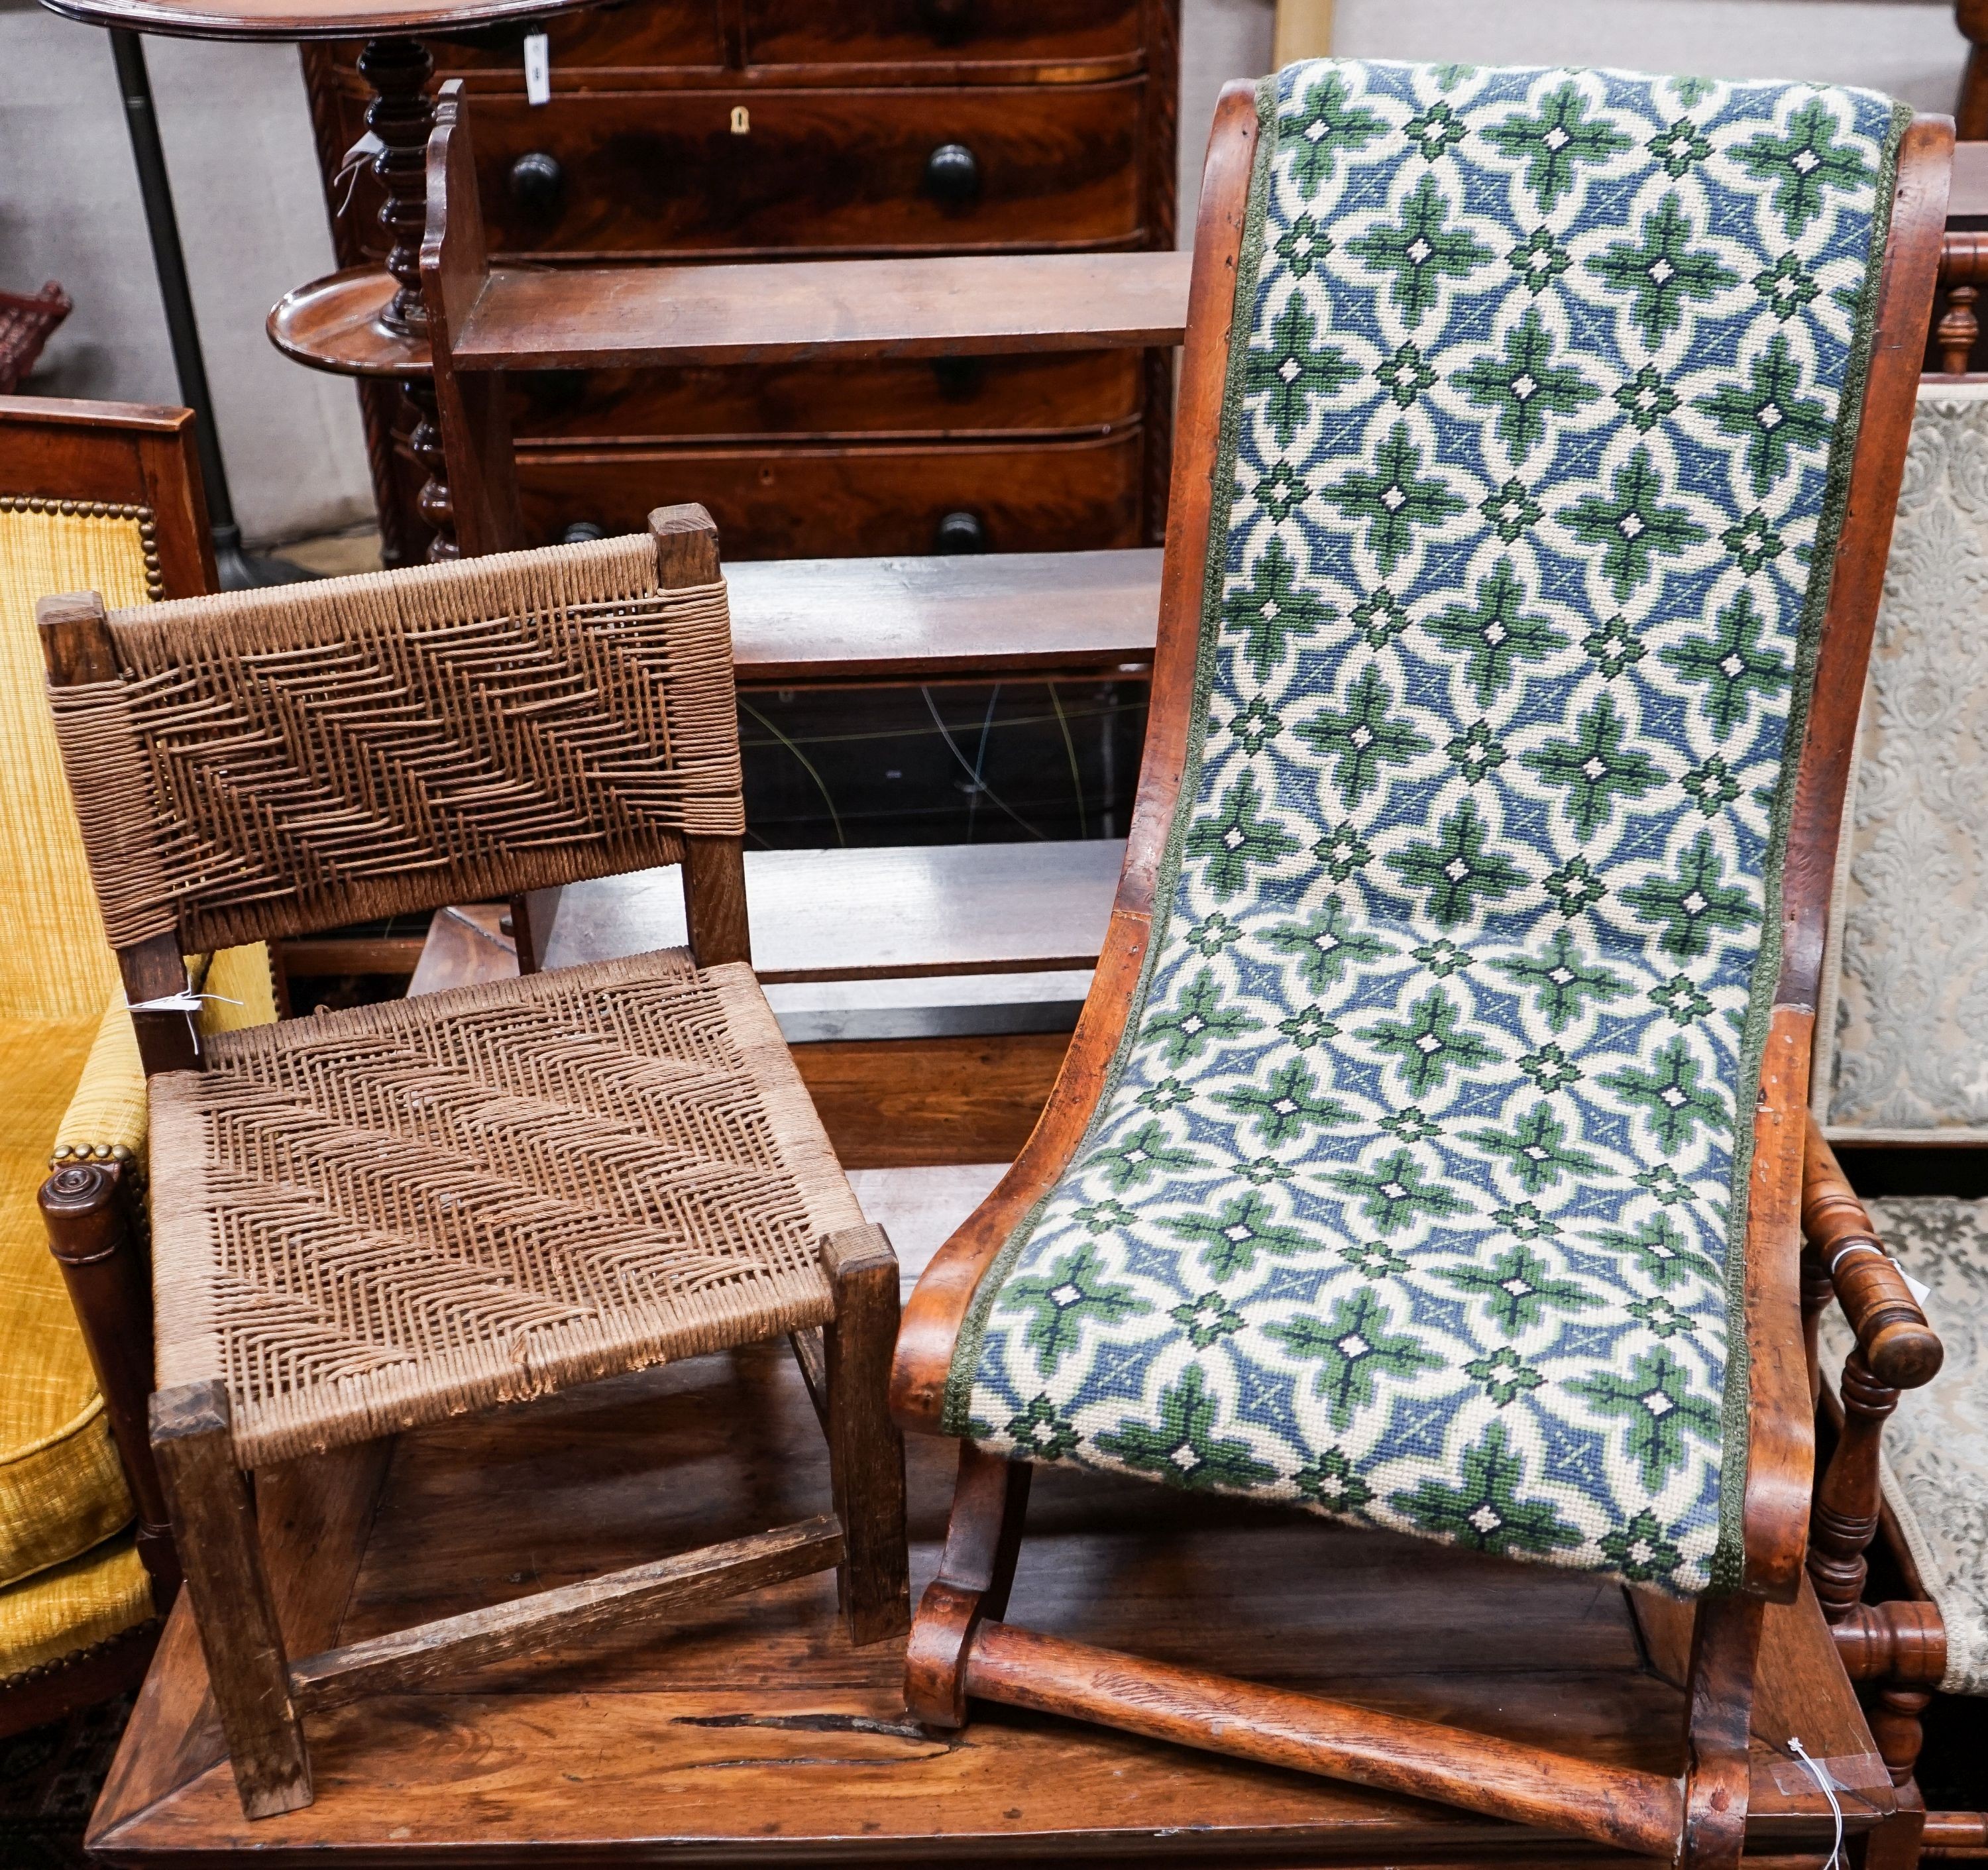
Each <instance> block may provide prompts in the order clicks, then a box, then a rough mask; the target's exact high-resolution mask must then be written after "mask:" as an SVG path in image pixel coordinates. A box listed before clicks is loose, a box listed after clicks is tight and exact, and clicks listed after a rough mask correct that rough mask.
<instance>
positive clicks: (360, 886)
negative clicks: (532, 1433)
mask: <svg viewBox="0 0 1988 1870" xmlns="http://www.w3.org/2000/svg"><path fill="white" fill-rule="evenodd" d="M651 532H652V534H653V536H652V537H637V538H633V539H610V540H603V541H600V542H597V543H590V544H586V545H580V546H558V547H553V548H552V549H549V550H544V551H539V552H533V553H517V554H512V555H506V556H498V557H494V558H489V559H482V560H474V561H469V560H465V561H462V562H461V563H457V564H453V565H447V566H433V567H428V568H424V569H422V570H415V571H408V572H398V573H382V574H375V575H372V576H369V577H357V578H343V579H335V580H328V581H326V582H324V583H319V584H314V585H308V586H302V587H286V588H284V589H282V590H277V591H260V592H248V593H237V594H235V595H232V596H229V597H219V598H209V599H201V600H192V601H190V602H187V603H182V604H166V605H161V606H157V607H153V608H150V609H148V610H143V611H136V610H127V611H118V612H115V613H113V614H109V615H107V616H106V614H105V612H104V610H103V606H102V604H101V602H100V600H97V599H96V598H95V597H93V596H91V597H71V598H63V599H50V600H46V601H45V602H44V603H43V604H42V607H41V629H42V642H43V648H44V651H45V653H46V660H47V662H48V666H49V671H50V674H49V684H50V686H49V698H50V701H51V703H52V707H53V709H54V712H55V717H56V732H57V738H58V739H59V742H60V743H61V746H62V750H63V761H64V764H65V766H66V769H67V771H68V773H69V780H70V784H71V786H72V788H73V791H74V793H75V795H76V803H77V806H78V808H79V814H80V817H81V820H82V823H83V837H84V840H85V843H86V845H87V847H88V850H89V854H90V864H91V869H92V872H93V875H94V878H95V880H96V888H97V891H98V894H99V896H100V900H101V901H102V903H103V909H104V915H105V920H106V925H107V926H108V927H109V929H110V933H111V936H112V939H113V944H114V945H115V946H116V947H117V951H118V957H119V960H120V965H121V966H122V968H123V975H124V980H125V983H126V989H127V993H128V995H129V997H130V1000H131V1002H132V1004H133V1010H134V1018H135V1020H137V1024H138V1030H139V1038H140V1047H141V1049H142V1050H143V1053H144V1061H145V1064H146V1067H147V1071H148V1073H150V1074H152V1075H151V1077H150V1092H151V1101H152V1154H151V1176H152V1191H153V1194H152V1210H153V1230H154V1256H155V1259H154V1270H155V1279H156V1284H157V1297H158V1304H157V1318H158V1333H157V1337H158V1341H157V1385H158V1387H157V1392H156V1394H155V1395H154V1398H153V1403H152V1439H153V1446H154V1450H155V1452H156V1454H157V1463H158V1466H159V1469H160V1471H161V1475H162V1476H163V1478H164V1483H165V1486H166V1492H167V1501H168V1505H169V1506H170V1509H171V1517H172V1520H173V1526H174V1534H175V1536H176V1537H177V1540H178V1543H179V1548H180V1553H181V1559H182V1561H183V1563H184V1569H185V1574H186V1577H187V1581H188V1588H189V1589H190V1591H191V1597H192V1603H193V1608H194V1614H195V1616H196V1618H197V1620H198V1624H199V1626H200V1632H201V1642H202V1644H203V1646H204V1648H205V1651H206V1655H207V1659H208V1673H209V1676H210V1678H211V1681H212V1683H213V1686H214V1692H215V1700H216V1703H218V1707H219V1710H220V1714H221V1725H222V1728H223V1730H224V1733H225V1736H226V1739H227V1741H228V1750H229V1753H230V1757H231V1758H232V1762H233V1766H234V1770H235V1779H236V1782H237V1784H238V1788H239V1791H240V1793H241V1796H242V1804H243V1808H244V1809H245V1811H247V1812H248V1813H249V1815H250V1816H251V1817H259V1816H265V1815H268V1814H273V1813H276V1812H282V1811H289V1810H292V1809H293V1808H295V1807H297V1806H299V1805H303V1804H308V1803H309V1801H310V1798H311V1779H310V1768H309V1758H308V1755H307V1753H306V1747H305V1741H304V1736H303V1729H302V1726H301V1725H300V1720H299V1717H300V1716H306V1715H308V1714H309V1713H310V1712H311V1711H312V1710H313V1709H315V1708H317V1707H320V1706H329V1705H332V1704H335V1703H338V1702H340V1701H344V1700H349V1699H351V1698H353V1696H357V1695H362V1694H367V1693H375V1692H392V1691H393V1690H394V1689H397V1688H405V1687H407V1686H409V1685H411V1684H413V1683H415V1682H420V1681H421V1680H424V1679H428V1677H430V1676H432V1675H433V1674H434V1672H436V1671H438V1669H443V1668H445V1667H461V1666H464V1665H474V1664H475V1663H477V1662H484V1661H490V1660H495V1659H502V1658H506V1657H516V1656H517V1655H520V1654H523V1653H526V1652H529V1651H531V1650H532V1649H535V1648H536V1647H539V1646H540V1645H543V1644H544V1643H546V1642H549V1640H551V1639H552V1638H554V1637H555V1636H557V1637H560V1638H567V1637H571V1636H574V1635H583V1634H584V1633H586V1632H588V1631H590V1630H601V1629H612V1630H613V1631H614V1632H616V1633H617V1634H618V1635H627V1634H629V1633H631V1632H640V1631H641V1629H642V1628H644V1625H647V1624H651V1623H653V1622H654V1621H656V1620H657V1619H658V1618H668V1617H670V1616H672V1615H681V1612H682V1611H684V1610H685V1608H686V1607H687V1606H690V1605H695V1604H697V1603H699V1602H702V1601H708V1600H711V1599H713V1598H722V1597H726V1596H729V1595H732V1594H735V1593H737V1592H739V1591H745V1590H749V1589H752V1588H756V1587H757V1586H759V1585H762V1584H774V1583H777V1582H779V1581H782V1580H784V1579H788V1578H793V1577H799V1576H801V1575H803V1574H807V1573H810V1572H816V1571H823V1570H826V1569H827V1568H828V1567H831V1566H833V1567H837V1571H838V1581H839V1585H840V1597H841V1601H842V1605H843V1608H844V1613H845V1615H846V1618H847V1624H848V1628H849V1633H850V1638H851V1639H852V1640H853V1641H854V1642H858V1643H867V1642H875V1641H877V1640H878V1639H879V1638H883V1637H886V1636H889V1635H893V1634H894V1633H896V1632H899V1631H901V1630H902V1629H903V1628H904V1626H905V1624H906V1621H908V1608H909V1596H908V1584H907V1582H906V1574H905V1568H904V1567H905V1558H904V1497H903V1488H904V1469H903V1445H902V1443H901V1441H900V1440H899V1439H898V1435H897V1432H896V1430H895V1429H894V1428H893V1427H892V1425H891V1422H890V1421H889V1419H888V1416H887V1414H886V1412H885V1407H884V1377H885V1372H886V1370H887V1363H888V1359H889V1356H890V1345H891V1338H892V1336H893V1334H894V1331H895V1329H896V1323H897V1312H898V1298H897V1267H896V1262H895V1260H894V1256H893V1255H892V1254H891V1249H890V1246H889V1243H888V1242H887V1240H885V1239H884V1236H883V1235H882V1233H881V1230H880V1229H876V1228H873V1227H868V1226H865V1225H864V1222H863V1217H862V1216H861V1214H860V1212H859V1211H858V1209H857V1205H856V1202H855V1200H854V1197H853V1195H851V1193H850V1189H849V1185H848V1184H847V1182H846V1181H845V1180H844V1178H843V1175H842V1172H841V1170H840V1168H839V1167H838V1165H837V1162H836V1161H835V1158H834V1156H833V1153H832V1152H831V1151H830V1147H829V1145H828V1141H827V1138H826V1137H825V1136H824V1135H823V1132H822V1130H821V1127H820V1124H819V1122H818V1121H816V1117H815V1114H814V1111H813V1107H812V1105H811V1104H810V1102H809V1101H808V1098H807V1095H806V1091H804V1090H803V1087H802V1085H801V1083H800V1079H799V1077H798V1076H797V1075H796V1072H795V1070H794V1067H793V1062H792V1060H791V1059H790V1058H789V1055H788V1053H787V1050H786V1047H785V1046H784V1044H783V1043H782V1041H781V1039H780V1036H779V1029H778V1028H777V1026H776V1025H775V1023H774V1020H773V1015H772V1013H771V1012H770V1011H769V1009H768V1008H767V1006H766V1003H765V1001H764V999H762V997H761V996H760V993H759V987H758V985H757V983H756V981H755V979H754V978H753V976H752V970H751V969H750V967H749V965H747V962H748V959H749V957H748V954H747V943H746V934H745V914H744V904H745V898H744V894H743V882H742V875H741V871H740V855H739V854H740V846H741V837H742V831H743V828H744V827H743V812H744V807H743V801H742V795H741V791H740V781H739V744H738V729H737V722H736V718H735V712H734V705H733V699H732V659H731V644H730V632H729V627H728V622H727V616H726V608H725V590H724V587H723V584H722V582H721V580H720V579H719V576H718V556H717V543H716V536H715V531H714V530H713V529H712V526H711V523H710V521H709V519H708V516H706V515H705V513H704V512H703V510H702V509H701V508H678V509H664V511H663V512H659V513H658V514H657V515H655V516H654V518H653V519H652V520H651ZM675 863H681V864H682V865H683V867H684V878H685V895H686V908H687V910H688V926H689V929H690V935H691V950H690V952H688V953H685V952H682V951H667V952H661V953H657V954H652V955H642V956H639V957H637V958H634V959H627V960H618V961H612V962H604V963H602V964H600V965H595V966H589V967H582V968H575V969H566V970H562V971H560V972H553V973H541V974H534V975H529V976H526V977H524V978H522V979H516V980H509V981H505V982H499V983H495V984H486V985H484V986H474V987H468V988H464V989H458V990H456V991H454V992H445V993H438V994H434V995H429V996H423V997H421V998H420V999H413V1000H404V1001H395V1002H392V1003H387V1004H384V1005H380V1006H367V1007H360V1008H357V1009H351V1010H350V1011H347V1012H343V1013H332V1014H328V1015H320V1016H318V1017H316V1018H315V1019H310V1020H296V1021H292V1022H289V1023H285V1024H282V1025H279V1026H272V1027H268V1028H265V1029H262V1030H258V1031H254V1032H244V1033H233V1034H229V1035H228V1036H225V1037H222V1038H216V1039H210V1040H206V1041H205V1042H204V1043H199V1044H198V1045H197V1044H196V1043H195V1042H194V1040H193V1038H192V1036H191V1023H190V1021H189V1019H188V1015H187V1013H186V1012H185V1011H184V1008H186V1007H188V1006H191V1005H193V1004H194V1001H193V1000H192V999H191V998H190V997H188V995H187V982H186V979H185V976H184V972H182V970H181V963H180V960H179V957H180V955H181V953H182V952H190V951H191V950H194V949H203V948H206V947H209V946H212V945H217V944H227V943H232V942H244V941H249V940H252V939H263V938H280V937H282V936H285V935H293V934H298V933H303V932H309V931H311V930H314V929H320V928H326V927H330V926H335V925H340V924H343V923H349V922H351V921H354V920H359V919H365V918H370V917H374V916H380V915H391V914H394V913H398V912H401V911H413V910H418V909H423V908H436V907H438V906H439V905H444V904H447V903H451V902H457V901H479V900H483V899H485V898H491V897H502V896H504V895H505V894H516V893H519V892H522V891H525V890H527V889H532V888H543V887H546V886H548V885H550V884H554V883H563V882H571V881H578V880H580V879H581V878H588V877H595V876H601V875H606V874H613V873H614V872H616V871H624V870H634V869H639V868H643V867H647V866H650V865H654V864H675ZM780 1333H788V1334H793V1339H794V1344H795V1349H796V1354H797V1355H798V1356H799V1357H800V1360H801V1362H802V1364H803V1369H804V1371H806V1373H807V1375H808V1377H809V1381H810V1389H811V1391H812V1392H813V1394H814V1396H815V1398H816V1404H817V1406H818V1408H820V1412H821V1415H822V1419H823V1426H824V1429H825V1430H826V1432H827V1437H828V1440H829V1444H830V1469H831V1473H832V1476H833V1494H834V1512H833V1515H825V1516H822V1517H817V1518H816V1519H813V1520H807V1521H805V1522H803V1523H800V1524H797V1525H793V1526H789V1527H783V1528H780V1529H779V1530H775V1531H773V1532H769V1533H766V1534H762V1535H759V1536H757V1537H751V1538H746V1539H742V1540H736V1541H734V1542H732V1543H731V1544H726V1545H722V1546H714V1547H708V1548H705V1549H704V1550H699V1551H695V1552H691V1553H688V1554H682V1555H681V1556H679V1557H674V1558H670V1559H666V1560H663V1561H659V1562H658V1563H655V1564H648V1565H644V1566H641V1567H636V1568H634V1569H633V1570H630V1571H620V1572H616V1573H613V1574H609V1575H607V1576H604V1577H598V1578H595V1579H593V1580H591V1581H588V1582H587V1583H584V1584H576V1585H573V1586H569V1587H566V1588H561V1589H558V1590H553V1591H546V1592H543V1593H541V1594H539V1595H537V1596H536V1597H532V1598H524V1599H522V1600H520V1601H517V1602H515V1603H511V1604H507V1605H500V1606H498V1607H496V1608H492V1609H489V1610H485V1611H475V1612H472V1613H470V1614H468V1615H464V1616H461V1617H457V1618H450V1619H447V1620H445V1621H441V1622H439V1623H434V1624H429V1625H424V1626H422V1627H421V1628H418V1629H414V1630H409V1631H404V1632H400V1633H399V1634H397V1635H393V1636H390V1637H386V1638H379V1639H377V1640H374V1641H371V1642H361V1643H359V1644H357V1645H353V1646H351V1647H348V1648H346V1649H336V1650H333V1651H330V1652H326V1653H324V1654H322V1655H316V1656H314V1657H311V1658H308V1659H301V1660H298V1661H294V1662H292V1661H291V1660H289V1659H287V1658H286V1655H285V1653H284V1649H283V1645H282V1637H281V1634H280V1632H279V1630H278V1628H277V1627H276V1623H275V1621H274V1619H273V1615H272V1610H271V1608H270V1605H271V1600H270V1595H269V1588H268V1587H267V1585H266V1584H265V1581H264V1579H263V1577H262V1570H261V1562H260V1556H259V1545H258V1542H257V1537H256V1534H255V1523H254V1520H253V1517H252V1506H251V1505H250V1499H249V1490H248V1489H247V1487H246V1486H245V1484H244V1481H243V1479H242V1473H243V1470H245V1469H254V1468H256V1467H258V1466H261V1465H262V1464H263V1463H269V1462H276V1461H282V1460H285V1459H289V1458H292V1457H294V1456H301V1455H306V1454H309V1453H311V1452H316V1451H321V1450H324V1449H331V1448H335V1447H338V1446H341V1445H344V1444H349V1443H353V1442H360V1441H364V1440H367V1439H373V1438H377V1437H380V1436H383V1435H389V1434H391V1433H393V1432H395V1431H397V1430H398V1429H405V1428H411V1427H414V1426H416V1425H419V1424H421V1423H425V1422H435V1421H437V1420H439V1419H443V1418H445V1417H447V1416H449V1415H455V1414H458V1413H461V1412H464V1411H465V1410H471V1409H479V1408H487V1407H489V1406H492V1405H496V1404H500V1403H508V1402H518V1401H521V1400H523V1399H525V1398H531V1397H536V1396H540V1395H546V1394H547V1393H548V1392H553V1391H555V1390H558V1389H561V1388H570V1387H571V1386H573V1385H576V1384H581V1383H586V1382H589V1381H594V1380H597V1379H599V1378H606V1377H610V1376H614V1375H619V1374H621V1373H623V1372H625V1371H633V1370H637V1369H640V1368H643V1367H644V1366H646V1365H648V1364H654V1363H657V1362H658V1361H662V1360H664V1359H666V1358H680V1357H687V1356H691V1355H694V1354H698V1353H700V1352H704V1351H714V1350H718V1349H722V1348H725V1347H728V1346H732V1345H735V1344H744V1343H747V1342H750V1341H754V1340H757V1339H762V1338H766V1337H772V1336H774V1335H776V1334H780Z"/></svg>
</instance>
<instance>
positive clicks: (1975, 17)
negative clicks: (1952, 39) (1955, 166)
mask: <svg viewBox="0 0 1988 1870" xmlns="http://www.w3.org/2000/svg"><path fill="white" fill-rule="evenodd" d="M1953 23H1954V24H1955V25H1956V26H1958V27H1959V29H1960V31H1961V36H1963V38H1964V39H1966V41H1967V63H1966V67H1965V69H1963V72H1962V73H1961V78H1960V98H1959V102H1958V103H1956V104H1955V106H1954V107H1953V127H1954V131H1955V134H1956V135H1957V136H1958V137H1959V139H1960V140H1961V141H1962V142H1963V143H1979V142H1981V141H1982V140H1983V139H1988V0H1954V8H1953Z"/></svg>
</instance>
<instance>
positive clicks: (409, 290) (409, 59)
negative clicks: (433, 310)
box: [359, 39, 434, 336]
mask: <svg viewBox="0 0 1988 1870" xmlns="http://www.w3.org/2000/svg"><path fill="white" fill-rule="evenodd" d="M359 75H360V76H361V77H362V78H363V79H365V80H366V82H367V83H368V84H370V86H372V87H373V90H374V98H373V101H372V102H371V103H370V104H368V105H367V107H366V127H367V129H368V130H371V131H372V133H373V134H374V135H375V136H376V137H378V138H379V139H380V153H379V154H377V156H375V157H374V158H373V173H374V175H376V176H377V178H379V181H380V187H381V188H383V189H384V191H385V192H386V199H385V200H384V201H382V202H381V203H380V227H381V228H382V229H384V232H385V233H386V235H387V272H390V273H391V274H392V275H393V276H394V287H395V290H394V296H393V298H392V299H391V300H389V301H388V303H387V306H386V309H384V311H383V312H381V313H380V323H382V324H383V325H384V326H386V327H387V330H390V331H395V332H398V333H401V334H402V335H403V336H407V335H409V334H412V333H418V332H422V331H425V330H427V329H428V309H427V308H426V307H425V306H424V305H423V304H422V303H421V231H422V228H424V226H425V225H426V224H427V220H428V135H429V133H430V132H431V130H433V129H434V104H433V103H432V102H431V100H429V97H428V80H429V79H431V77H433V76H434V59H432V58H431V57H430V56H428V47H427V46H424V45H423V44H422V43H421V41H420V40H419V39H368V40H367V42H366V47H365V49H364V50H363V52H360V55H359Z"/></svg>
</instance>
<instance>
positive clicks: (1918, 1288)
mask: <svg viewBox="0 0 1988 1870" xmlns="http://www.w3.org/2000/svg"><path fill="white" fill-rule="evenodd" d="M1892 1265H1893V1266H1898V1262H1897V1261H1896V1260H1893V1261H1892ZM1898 1277H1899V1278H1901V1279H1902V1280H1904V1281H1905V1290H1907V1291H1908V1292H1909V1293H1911V1294H1912V1299H1913V1302H1914V1303H1915V1304H1917V1305H1918V1307H1919V1309H1920V1310H1922V1311H1923V1310H1925V1302H1926V1300H1928V1299H1929V1298H1931V1297H1932V1287H1930V1286H1922V1285H1921V1284H1920V1283H1919V1281H1918V1280H1915V1278H1913V1277H1912V1275H1911V1273H1908V1272H1907V1271H1906V1270H1905V1268H1904V1267H1903V1266H1898Z"/></svg>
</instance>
